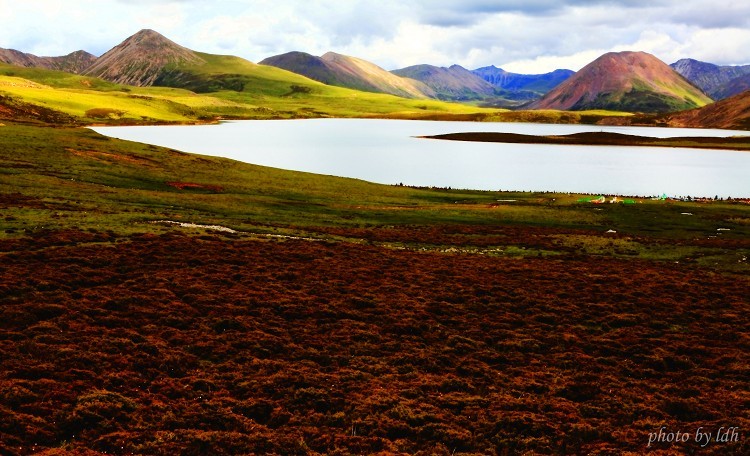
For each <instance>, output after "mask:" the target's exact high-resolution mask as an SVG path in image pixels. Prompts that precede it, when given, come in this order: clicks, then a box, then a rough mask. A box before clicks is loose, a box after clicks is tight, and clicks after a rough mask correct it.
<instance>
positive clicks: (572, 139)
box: [423, 132, 750, 150]
mask: <svg viewBox="0 0 750 456" xmlns="http://www.w3.org/2000/svg"><path fill="white" fill-rule="evenodd" d="M423 137H424V138H430V139H447V140H451V141H473V142H497V143H513V144H557V145H569V146H645V147H680V148H691V149H729V150H748V149H750V136H742V137H739V136H738V137H728V138H711V137H672V138H651V137H647V136H635V135H625V134H621V133H607V132H586V133H574V134H571V135H551V136H536V135H522V134H516V133H490V132H477V133H448V134H445V135H434V136H423Z"/></svg>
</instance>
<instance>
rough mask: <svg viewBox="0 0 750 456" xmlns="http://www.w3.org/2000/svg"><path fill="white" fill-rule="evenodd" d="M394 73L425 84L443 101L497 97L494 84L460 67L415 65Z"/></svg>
mask: <svg viewBox="0 0 750 456" xmlns="http://www.w3.org/2000/svg"><path fill="white" fill-rule="evenodd" d="M392 73H393V74H396V75H398V76H402V77H405V78H411V79H416V80H417V81H421V82H423V83H424V84H426V85H427V86H429V87H430V88H431V89H432V90H433V91H434V92H435V94H436V96H437V98H439V99H441V100H459V101H466V100H477V99H483V98H487V97H492V96H494V95H495V88H494V87H493V86H492V84H489V83H488V82H486V81H485V80H484V79H482V78H480V77H478V76H477V75H475V74H474V73H472V72H471V71H469V70H467V69H466V68H464V67H461V66H459V65H452V66H450V67H448V68H445V67H437V66H433V65H414V66H410V67H406V68H401V69H399V70H394V71H392Z"/></svg>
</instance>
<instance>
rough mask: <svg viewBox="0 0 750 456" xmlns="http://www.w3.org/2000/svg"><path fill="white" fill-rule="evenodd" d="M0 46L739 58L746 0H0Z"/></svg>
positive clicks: (386, 63) (466, 61) (748, 45)
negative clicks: (149, 32) (144, 36)
mask: <svg viewBox="0 0 750 456" xmlns="http://www.w3.org/2000/svg"><path fill="white" fill-rule="evenodd" d="M0 21H1V22H2V24H3V27H2V28H0V47H12V48H16V49H20V50H23V51H25V52H32V53H35V54H38V55H61V54H66V53H68V52H72V51H74V50H77V49H80V48H83V49H86V50H88V51H90V52H93V53H96V54H101V53H103V52H105V51H107V50H108V49H109V48H111V47H113V46H115V45H116V44H118V43H119V42H121V41H122V40H124V39H125V38H127V37H128V36H129V35H131V34H133V33H135V32H137V31H138V30H140V29H142V28H153V29H155V30H157V31H160V32H162V33H163V34H165V35H166V36H167V37H169V38H171V39H173V40H174V41H176V42H178V43H180V44H182V45H185V46H187V47H190V48H193V49H196V50H200V51H205V52H214V53H223V54H235V55H239V56H241V57H244V58H247V59H249V60H252V61H259V60H261V59H263V58H265V57H268V56H271V55H274V54H280V53H283V52H288V51H292V50H300V51H305V52H310V53H312V54H316V55H320V54H322V53H324V52H326V51H329V50H332V51H336V52H341V53H345V54H351V55H355V56H358V57H362V58H365V59H368V60H371V61H373V62H374V63H376V64H378V65H380V66H382V67H384V68H388V69H393V68H399V67H404V66H409V65H415V64H419V63H431V64H435V65H442V66H445V65H450V64H454V63H457V64H460V65H463V66H465V67H467V68H476V67H479V66H485V65H491V64H494V65H497V66H501V67H503V68H506V69H509V70H513V71H518V72H525V73H532V72H546V71H551V70H553V69H556V68H560V67H562V68H570V69H574V70H575V69H578V68H580V67H581V66H583V65H584V64H586V63H588V62H589V61H590V60H592V59H593V58H595V57H597V56H598V55H600V54H601V53H604V52H607V51H612V50H624V49H628V50H643V51H646V52H650V53H652V54H654V55H656V56H657V57H659V58H661V59H662V60H664V61H665V62H667V63H671V62H672V61H674V60H677V59H678V58H683V57H693V58H696V59H699V60H705V61H709V62H713V63H717V64H745V63H750V3H748V2H724V3H716V2H706V1H703V0H648V1H645V0H620V1H616V0H508V1H496V0H465V1H462V2H455V1H451V0H414V1H411V2H404V1H401V0H347V1H343V2H342V1H341V0H222V1H215V2H205V1H198V0H76V1H75V2H73V1H70V2H60V1H57V0H24V1H22V2H21V1H18V0H0Z"/></svg>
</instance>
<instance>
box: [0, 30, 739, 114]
mask: <svg viewBox="0 0 750 456" xmlns="http://www.w3.org/2000/svg"><path fill="white" fill-rule="evenodd" d="M0 62H4V63H8V64H11V65H17V66H24V67H39V68H47V69H55V70H61V71H65V72H69V73H74V74H82V75H86V76H91V77H96V78H101V79H103V80H106V81H110V82H114V83H118V84H127V85H131V86H166V87H174V88H182V89H188V90H191V91H193V92H196V93H218V92H221V91H234V92H244V93H248V94H249V93H252V94H254V96H259V97H262V96H273V97H289V96H292V95H294V96H295V97H297V98H299V99H303V98H304V96H305V94H315V93H317V94H324V92H325V93H326V94H328V95H325V96H327V97H329V98H328V99H330V100H332V99H333V98H332V97H333V92H330V91H328V92H326V91H324V90H323V89H322V87H326V86H328V87H341V88H342V89H341V90H344V89H351V90H353V92H340V93H338V95H337V96H354V94H355V93H361V92H362V91H365V92H373V93H376V94H377V93H382V94H391V95H396V96H398V97H405V98H411V99H425V100H429V99H437V100H450V101H465V102H471V103H473V104H475V105H476V104H479V105H491V106H498V105H503V103H507V105H515V106H518V105H521V104H523V103H525V104H524V105H523V107H524V108H527V109H557V110H591V109H606V110H613V111H628V112H640V113H665V112H676V111H681V110H689V109H693V108H699V107H702V106H705V105H707V104H710V103H712V101H713V100H712V99H711V98H710V97H709V94H713V96H714V98H716V99H721V98H725V97H728V96H731V95H733V94H734V93H736V92H737V91H741V90H745V89H748V88H750V65H748V66H741V67H720V66H716V65H712V64H709V63H705V62H698V61H695V60H691V59H683V60H680V61H678V62H675V63H674V64H672V66H671V67H670V66H668V65H666V64H665V63H664V62H662V61H660V60H659V59H657V58H656V57H654V56H652V55H650V54H646V53H643V52H619V53H608V54H605V55H603V56H601V57H599V58H598V59H596V60H595V61H593V62H591V63H590V64H589V65H586V66H585V67H584V68H582V69H581V70H580V71H578V72H576V73H573V72H572V71H570V70H556V71H553V72H551V73H546V74H542V75H520V74H515V73H510V72H507V71H505V70H503V69H501V68H497V67H495V66H489V67H483V68H478V69H476V70H473V71H471V70H468V69H466V68H463V67H461V66H459V65H452V66H450V67H438V66H433V65H426V64H423V65H415V66H411V67H407V68H402V69H398V70H394V71H387V70H385V69H383V68H381V67H379V66H377V65H375V64H373V63H371V62H368V61H366V60H363V59H360V58H357V57H351V56H345V55H342V54H337V53H334V52H328V53H326V54H324V55H322V56H320V57H317V56H313V55H310V54H306V53H303V52H290V53H286V54H282V55H278V56H273V57H269V58H267V59H265V60H263V61H261V62H260V64H255V63H252V62H250V61H247V60H245V59H242V58H240V57H235V56H221V55H214V54H207V53H202V52H197V51H194V50H191V49H188V48H186V47H183V46H181V45H179V44H177V43H175V42H173V41H171V40H169V39H167V38H166V37H164V36H162V35H161V34H159V33H157V32H155V31H153V30H142V31H140V32H138V33H136V34H135V35H133V36H131V37H129V38H127V39H126V40H125V41H123V42H122V43H120V44H118V45H117V46H115V47H114V48H112V49H111V50H109V51H108V52H106V53H105V54H104V55H102V56H101V57H99V58H96V57H95V56H93V55H91V54H89V53H87V52H85V51H77V52H74V53H72V54H69V55H67V56H62V57H37V56H34V55H32V54H25V53H23V52H20V51H15V50H7V49H0ZM337 90H338V89H337ZM229 98H231V97H229Z"/></svg>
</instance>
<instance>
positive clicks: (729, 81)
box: [670, 59, 750, 100]
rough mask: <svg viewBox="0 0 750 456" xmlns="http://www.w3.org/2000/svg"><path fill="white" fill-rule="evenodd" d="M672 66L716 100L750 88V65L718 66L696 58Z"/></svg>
mask: <svg viewBox="0 0 750 456" xmlns="http://www.w3.org/2000/svg"><path fill="white" fill-rule="evenodd" d="M670 67H672V68H674V70H675V71H677V72H678V73H680V74H681V75H682V76H684V77H685V79H687V80H688V81H690V82H692V83H693V84H694V85H696V86H697V87H699V88H701V89H702V90H703V91H704V92H706V94H708V95H709V96H710V97H711V98H713V99H714V100H722V99H724V98H729V97H731V96H733V95H737V94H738V93H740V92H744V91H745V90H748V89H749V88H750V65H743V66H718V65H714V64H713V63H707V62H701V61H698V60H694V59H681V60H678V61H676V62H675V63H673V64H671V65H670Z"/></svg>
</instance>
